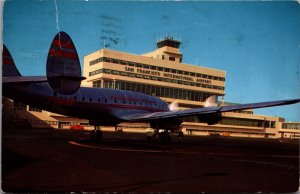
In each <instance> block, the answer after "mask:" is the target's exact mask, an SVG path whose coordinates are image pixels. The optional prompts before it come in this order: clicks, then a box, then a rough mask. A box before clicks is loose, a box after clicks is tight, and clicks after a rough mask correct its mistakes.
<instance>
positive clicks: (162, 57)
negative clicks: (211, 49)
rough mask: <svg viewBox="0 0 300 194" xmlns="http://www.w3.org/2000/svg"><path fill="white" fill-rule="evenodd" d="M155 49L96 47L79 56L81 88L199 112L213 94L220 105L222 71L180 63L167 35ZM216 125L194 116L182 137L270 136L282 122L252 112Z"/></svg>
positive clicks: (180, 56)
mask: <svg viewBox="0 0 300 194" xmlns="http://www.w3.org/2000/svg"><path fill="white" fill-rule="evenodd" d="M156 46H157V47H156V50H154V51H152V52H149V53H146V54H142V55H136V54H130V53H125V52H120V51H115V50H110V49H106V48H104V49H101V50H98V51H96V52H93V53H91V54H88V55H86V56H84V66H83V76H85V77H86V78H87V79H86V80H85V81H84V82H83V83H82V84H83V86H88V87H101V88H113V89H121V90H130V91H137V92H142V93H146V94H148V95H153V96H156V97H159V98H161V99H163V100H165V101H167V102H168V103H172V102H174V101H176V102H177V103H178V105H179V109H187V108H199V107H203V106H204V101H205V100H206V99H207V98H208V97H210V96H217V97H218V98H217V99H219V100H220V101H221V102H216V103H220V104H222V105H226V103H225V102H224V96H225V80H226V72H225V71H222V70H217V69H211V68H207V67H203V66H198V65H192V64H185V63H183V62H182V61H183V54H182V53H181V52H180V51H179V47H180V42H179V41H177V40H174V39H172V38H170V37H167V38H165V39H163V40H160V41H158V42H157V44H156ZM222 116H223V117H222V119H221V121H220V122H219V123H218V124H216V125H207V124H206V123H203V122H201V121H199V119H198V118H197V117H189V118H186V119H185V120H184V121H185V122H184V123H183V124H182V130H183V132H186V133H199V134H201V133H202V134H208V133H215V132H222V133H223V134H229V135H238V136H256V137H267V136H268V137H276V136H277V135H278V130H279V127H280V122H281V121H283V119H282V118H278V117H272V116H261V115H255V114H253V111H252V110H246V111H239V112H227V113H223V114H222Z"/></svg>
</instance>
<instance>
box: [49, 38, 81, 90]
mask: <svg viewBox="0 0 300 194" xmlns="http://www.w3.org/2000/svg"><path fill="white" fill-rule="evenodd" d="M46 69H47V70H46V71H47V79H48V82H49V85H50V86H51V88H52V89H53V90H54V91H55V92H58V93H61V94H66V95H69V94H73V93H75V92H76V91H77V90H78V89H79V87H80V84H81V81H82V80H83V79H85V78H84V77H81V67H80V61H79V57H78V54H77V51H76V48H75V45H74V44H73V41H72V39H71V38H70V36H69V35H68V34H67V33H65V32H59V33H57V35H56V36H55V37H54V39H53V41H52V44H51V46H50V49H49V53H48V58H47V68H46Z"/></svg>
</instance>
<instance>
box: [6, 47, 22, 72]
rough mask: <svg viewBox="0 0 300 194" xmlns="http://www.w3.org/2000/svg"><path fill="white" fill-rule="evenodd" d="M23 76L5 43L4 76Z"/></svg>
mask: <svg viewBox="0 0 300 194" xmlns="http://www.w3.org/2000/svg"><path fill="white" fill-rule="evenodd" d="M13 76H22V75H21V73H20V72H19V70H18V69H17V67H16V65H15V63H14V60H13V58H12V56H11V55H10V53H9V51H8V49H7V48H6V46H5V45H3V51H2V77H13Z"/></svg>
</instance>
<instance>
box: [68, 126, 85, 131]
mask: <svg viewBox="0 0 300 194" xmlns="http://www.w3.org/2000/svg"><path fill="white" fill-rule="evenodd" d="M70 129H71V130H76V131H77V130H84V127H83V126H81V125H71V126H70Z"/></svg>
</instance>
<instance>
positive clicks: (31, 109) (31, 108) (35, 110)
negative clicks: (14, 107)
mask: <svg viewBox="0 0 300 194" xmlns="http://www.w3.org/2000/svg"><path fill="white" fill-rule="evenodd" d="M29 111H33V112H42V109H39V108H35V107H30V106H29Z"/></svg>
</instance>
